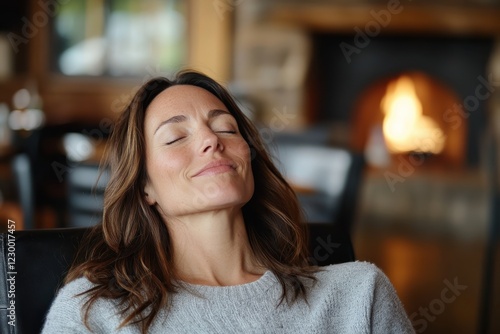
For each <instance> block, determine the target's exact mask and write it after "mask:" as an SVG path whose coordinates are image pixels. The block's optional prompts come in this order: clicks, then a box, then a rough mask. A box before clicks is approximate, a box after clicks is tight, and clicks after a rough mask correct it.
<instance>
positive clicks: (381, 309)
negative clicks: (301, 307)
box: [311, 262, 414, 333]
mask: <svg viewBox="0 0 500 334" xmlns="http://www.w3.org/2000/svg"><path fill="white" fill-rule="evenodd" d="M321 269H322V270H321V271H319V272H318V273H317V274H316V279H317V281H316V284H315V285H314V286H313V288H312V289H311V296H312V297H313V300H316V301H318V302H320V303H324V304H325V305H329V307H330V309H331V310H335V312H337V313H341V314H342V315H343V316H344V318H345V319H348V318H350V317H353V316H355V318H356V319H357V320H360V319H361V318H363V317H362V315H369V317H368V318H369V321H368V322H367V323H366V328H371V329H372V332H376V333H413V332H414V330H413V328H412V325H411V323H410V321H409V319H408V316H407V315H406V312H405V310H404V308H403V305H402V304H401V301H400V300H399V298H398V295H397V293H396V291H395V289H394V287H393V285H392V284H391V282H390V280H389V279H388V278H387V276H386V275H385V274H384V273H383V272H382V270H380V269H379V268H378V267H377V266H375V265H374V264H371V263H369V262H349V263H343V264H337V265H331V266H327V267H322V268H321ZM359 317H361V318H359ZM358 325H359V324H358ZM353 326H354V325H353ZM356 326H357V325H356Z"/></svg>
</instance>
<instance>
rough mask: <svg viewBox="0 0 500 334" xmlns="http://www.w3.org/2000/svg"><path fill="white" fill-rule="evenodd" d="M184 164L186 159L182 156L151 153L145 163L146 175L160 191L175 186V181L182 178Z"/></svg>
mask: <svg viewBox="0 0 500 334" xmlns="http://www.w3.org/2000/svg"><path fill="white" fill-rule="evenodd" d="M186 164H187V161H186V157H185V155H183V154H168V155H165V154H160V152H158V153H157V154H156V155H155V154H154V153H153V154H152V158H151V159H150V160H149V161H148V163H147V168H148V174H149V177H150V179H151V181H152V183H153V184H154V185H155V187H158V189H159V190H161V189H164V187H165V186H169V187H172V186H175V183H176V182H175V180H179V178H180V177H181V176H182V171H183V169H184V167H185V166H186Z"/></svg>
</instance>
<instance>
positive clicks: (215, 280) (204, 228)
mask: <svg viewBox="0 0 500 334" xmlns="http://www.w3.org/2000/svg"><path fill="white" fill-rule="evenodd" d="M167 222H168V223H167V226H168V230H169V232H170V235H171V240H172V243H173V254H174V266H175V269H176V272H177V276H178V277H179V279H181V280H183V281H185V282H188V283H192V284H201V285H214V286H226V285H238V284H244V283H249V282H252V281H255V280H256V279H258V278H259V277H260V276H261V275H262V274H263V272H264V270H263V268H261V267H260V266H259V265H258V264H257V261H256V260H255V256H254V254H253V251H252V249H251V247H250V243H249V241H248V236H247V233H246V229H245V222H244V220H243V215H242V213H241V210H238V212H236V213H232V212H229V211H217V212H208V213H202V214H196V215H190V216H189V217H181V218H175V219H172V218H170V219H167Z"/></svg>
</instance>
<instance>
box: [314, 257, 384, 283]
mask: <svg viewBox="0 0 500 334" xmlns="http://www.w3.org/2000/svg"><path fill="white" fill-rule="evenodd" d="M316 278H317V280H318V281H319V282H323V283H328V284H334V285H338V284H342V285H356V286H358V287H359V284H361V283H365V284H369V285H375V284H386V283H388V279H387V276H385V274H384V273H383V272H382V270H380V269H379V268H378V267H377V266H376V265H374V264H372V263H370V262H361V261H356V262H347V263H341V264H334V265H330V266H326V267H321V270H320V271H318V273H317V274H316Z"/></svg>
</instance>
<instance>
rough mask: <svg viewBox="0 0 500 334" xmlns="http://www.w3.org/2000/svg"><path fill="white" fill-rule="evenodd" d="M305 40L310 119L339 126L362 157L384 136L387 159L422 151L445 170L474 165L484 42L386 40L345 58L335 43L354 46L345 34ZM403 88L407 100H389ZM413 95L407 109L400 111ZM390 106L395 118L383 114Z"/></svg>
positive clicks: (487, 47)
mask: <svg viewBox="0 0 500 334" xmlns="http://www.w3.org/2000/svg"><path fill="white" fill-rule="evenodd" d="M312 39H313V50H314V52H313V56H312V62H311V64H312V66H311V75H310V82H311V85H310V87H312V88H311V89H310V90H309V93H308V96H309V99H308V101H309V108H312V109H313V110H314V112H313V113H312V115H314V116H313V118H312V119H311V120H310V121H311V122H313V123H316V122H321V123H324V122H330V123H336V124H343V125H344V126H345V127H347V128H348V129H349V131H348V132H349V133H350V134H351V135H350V138H349V140H348V141H349V143H350V146H351V147H352V148H353V149H356V150H361V151H365V152H366V150H367V146H368V145H370V143H373V141H374V140H375V142H377V138H376V137H377V136H383V139H384V140H383V141H380V140H379V141H378V142H383V144H384V145H385V146H386V148H387V151H388V153H389V154H390V155H391V156H392V157H394V156H395V155H398V154H423V155H425V156H426V158H427V159H428V160H429V161H433V162H436V163H440V164H441V165H442V166H446V167H453V166H455V167H459V166H460V167H462V166H470V167H474V166H477V164H478V163H479V158H480V156H479V154H480V153H479V147H480V141H481V135H482V133H484V129H485V127H486V119H487V106H486V100H487V99H488V97H489V96H490V95H491V93H492V91H493V87H492V85H491V78H489V74H488V73H487V69H486V66H487V64H488V60H489V57H490V55H491V52H492V47H493V40H492V39H491V38H470V37H468V38H460V37H437V36H415V35H411V36H397V35H394V36H387V35H386V36H379V37H377V38H374V39H372V40H370V43H369V44H368V45H367V46H366V47H364V48H363V49H360V50H359V52H358V53H351V54H350V55H347V54H346V53H345V50H343V49H342V47H341V46H342V45H346V44H348V43H350V44H353V36H352V35H338V34H333V33H317V34H313V37H312ZM405 86H406V90H407V91H409V93H405V94H406V98H404V97H402V96H400V97H399V98H398V97H395V96H393V97H392V102H388V100H389V98H390V96H387V95H388V94H389V93H390V91H391V90H392V91H396V92H397V91H399V92H400V95H401V94H402V93H401V91H402V90H403V89H405ZM403 95H404V94H403ZM412 98H413V99H414V102H413V105H411V106H410V105H406V106H403V107H401V103H402V102H403V100H404V99H406V100H408V101H409V100H411V99H412ZM398 99H399V100H398ZM384 100H385V107H384ZM398 101H399V102H398ZM408 101H406V102H408ZM390 103H392V105H393V107H394V106H396V105H398V103H399V109H400V110H399V115H397V113H396V112H393V113H392V116H391V115H387V113H388V110H384V109H387V108H389V105H390ZM396 109H397V107H396ZM412 113H413V114H414V115H413V116H412ZM415 115H416V116H415ZM404 117H405V119H403V118H404ZM412 117H413V120H411V119H410V118H412ZM391 120H392V121H391ZM398 122H399V123H398ZM396 123H397V124H396ZM410 123H411V124H413V123H414V124H413V125H414V127H415V129H413V127H412V125H411V124H410ZM391 124H392V129H393V131H392V132H393V134H392V137H391V134H390V133H388V131H389V130H388V129H389V128H390V125H391ZM418 126H420V128H421V129H420V130H418V129H417V127H418ZM379 129H380V131H377V130H379ZM398 131H399V139H400V140H402V138H403V137H404V136H406V140H407V141H408V140H409V141H411V142H413V144H410V145H406V146H404V143H402V142H400V143H397V142H396V141H397V138H398V137H397V136H398ZM374 136H375V138H374ZM402 136H403V137H402ZM410 137H411V138H410ZM391 138H392V139H391ZM419 143H420V144H419ZM398 145H399V148H398Z"/></svg>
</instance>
